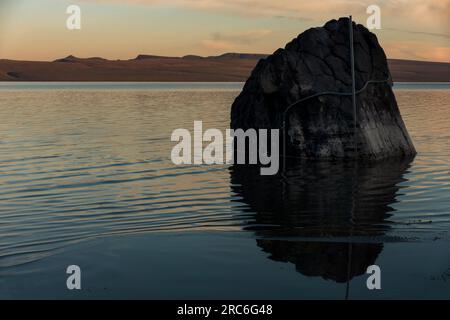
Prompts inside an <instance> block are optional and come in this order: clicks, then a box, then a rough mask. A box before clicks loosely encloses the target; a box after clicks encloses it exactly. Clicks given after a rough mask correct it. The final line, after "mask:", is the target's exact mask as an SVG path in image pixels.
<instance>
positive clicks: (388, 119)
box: [231, 18, 416, 159]
mask: <svg viewBox="0 0 450 320" xmlns="http://www.w3.org/2000/svg"><path fill="white" fill-rule="evenodd" d="M349 25H350V24H349V19H348V18H340V19H339V20H338V21H336V20H331V21H329V22H327V23H326V24H325V25H324V26H323V27H320V28H312V29H309V30H307V31H305V32H303V33H302V34H300V35H299V36H298V37H297V38H296V39H294V40H292V41H291V42H290V43H288V44H287V45H286V47H285V49H278V50H277V51H276V52H275V53H273V54H272V55H270V56H269V57H267V58H266V59H263V60H260V61H259V63H258V64H257V66H256V67H255V69H254V70H253V72H252V74H251V76H250V78H249V79H248V80H247V82H246V84H245V86H244V89H243V91H242V92H241V94H240V95H239V96H238V97H237V98H236V100H235V102H234V104H233V107H232V112H231V128H233V129H238V128H242V129H249V128H254V129H269V128H278V129H281V128H282V123H283V118H284V117H283V113H284V111H285V110H286V108H287V107H288V106H289V105H291V104H293V103H294V102H296V101H298V100H300V99H302V98H305V97H308V96H310V95H313V94H316V93H321V92H325V91H333V92H343V93H351V91H352V77H351V58H350V36H349ZM353 32H354V52H355V73H356V76H355V78H356V81H355V83H356V90H357V91H359V90H360V89H363V88H364V87H365V86H366V85H367V86H366V89H365V90H362V91H361V92H360V93H358V94H357V99H356V104H357V116H356V120H357V121H356V122H357V126H356V131H355V129H354V112H353V104H352V97H351V95H347V96H337V95H321V96H318V97H315V98H312V99H309V100H307V101H305V102H302V103H299V104H298V105H296V106H295V107H293V108H291V109H290V111H289V112H288V113H286V115H285V118H286V143H287V147H286V150H287V154H288V155H295V156H300V157H305V158H346V157H350V158H353V157H358V158H363V159H380V158H386V157H393V156H408V155H414V154H415V153H416V151H415V149H414V146H413V143H412V141H411V138H410V137H409V134H408V132H407V130H406V127H405V124H404V122H403V120H402V118H401V115H400V111H399V108H398V105H397V102H396V99H395V96H394V92H393V90H392V82H391V80H390V72H389V69H388V65H387V60H386V55H385V53H384V51H383V49H382V48H381V46H380V44H379V43H378V40H377V38H376V36H375V35H374V34H373V33H371V32H370V31H369V30H367V29H366V28H365V27H364V26H362V25H360V24H358V25H356V24H355V23H353ZM387 79H388V81H387V82H379V83H368V84H367V81H369V80H381V81H382V80H387ZM280 134H282V132H280ZM280 152H282V149H281V148H280Z"/></svg>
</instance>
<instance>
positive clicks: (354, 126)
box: [348, 16, 358, 154]
mask: <svg viewBox="0 0 450 320" xmlns="http://www.w3.org/2000/svg"><path fill="white" fill-rule="evenodd" d="M348 22H349V30H350V31H349V32H350V59H351V67H352V104H353V139H354V142H353V143H354V144H355V153H356V154H358V143H357V141H356V122H357V121H358V117H357V114H356V112H357V111H356V93H355V92H356V87H355V86H356V85H355V51H354V48H353V20H352V16H349V19H348Z"/></svg>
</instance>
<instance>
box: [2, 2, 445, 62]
mask: <svg viewBox="0 0 450 320" xmlns="http://www.w3.org/2000/svg"><path fill="white" fill-rule="evenodd" d="M70 4H77V5H79V6H80V8H81V10H82V19H81V21H82V28H81V30H76V31H74V30H72V31H70V30H67V28H66V19H67V17H68V15H67V14H66V8H67V6H68V5H70ZM370 4H377V5H378V6H379V7H380V8H381V27H382V28H381V29H380V30H373V31H374V32H375V33H376V34H377V36H378V38H379V40H380V42H381V44H382V46H383V47H384V49H385V51H386V53H387V55H388V57H390V58H401V59H412V60H428V61H445V62H450V0H424V1H419V0H410V1H405V0H390V1H373V0H370V1H364V0H361V1H355V0H333V1H332V0H322V1H298V0H296V1H292V0H277V1H273V0H93V1H88V0H84V1H66V0H1V3H0V58H9V59H20V60H54V59H56V58H60V57H63V56H67V55H69V54H73V55H76V56H80V57H89V56H102V57H105V58H110V59H128V58H132V57H134V56H136V55H137V54H141V53H143V54H157V55H170V56H182V55H186V54H198V55H216V54H221V53H224V52H252V53H272V52H273V51H275V50H276V49H277V48H279V47H283V46H284V45H285V44H286V43H287V42H288V41H290V40H291V39H292V38H294V37H295V36H296V35H298V34H299V33H301V32H302V31H304V30H305V29H307V28H310V27H314V26H321V25H323V24H324V23H325V22H326V21H328V20H330V19H332V18H338V17H339V16H347V15H349V14H352V15H353V16H354V19H355V20H356V21H357V22H358V23H362V24H366V20H367V17H368V14H367V13H366V9H367V7H368V6H369V5H370Z"/></svg>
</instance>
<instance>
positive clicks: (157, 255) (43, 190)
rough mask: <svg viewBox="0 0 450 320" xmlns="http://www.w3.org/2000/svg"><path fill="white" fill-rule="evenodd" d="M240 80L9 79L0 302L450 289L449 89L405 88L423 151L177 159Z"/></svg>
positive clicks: (4, 93)
mask: <svg viewBox="0 0 450 320" xmlns="http://www.w3.org/2000/svg"><path fill="white" fill-rule="evenodd" d="M241 87H242V84H241V83H213V84H211V83H210V84H205V83H177V84H167V83H156V84H151V83H138V84H136V83H134V84H133V83H20V84H18V83H0V298H160V299H163V298H179V299H187V298H192V299H193V298H202V299H213V298H233V299H240V298H252V299H259V298H261V299H284V298H288V299H303V298H333V299H345V298H349V299H359V298H367V299H379V298H447V299H448V298H450V148H449V141H450V128H449V125H450V112H449V111H450V84H443V83H436V84H411V83H405V84H396V86H395V91H396V97H397V100H398V103H399V106H400V109H401V112H402V116H403V119H404V121H405V123H406V125H407V128H408V130H409V133H410V135H411V136H412V139H413V141H414V143H415V146H416V148H417V150H418V155H417V156H416V157H415V159H410V160H402V161H392V160H391V161H386V162H382V163H378V164H370V165H367V164H362V163H359V164H355V163H348V162H347V163H335V164H325V163H301V164H298V165H291V166H290V167H289V168H288V169H287V172H286V177H285V178H284V179H281V178H279V177H267V176H266V177H262V176H260V175H259V171H257V170H255V169H254V168H243V167H230V166H225V165H215V166H206V165H202V166H194V165H192V166H175V165H173V164H172V162H171V161H170V151H171V149H172V147H173V145H174V143H172V142H171V141H170V136H171V133H172V131H173V130H174V129H177V128H186V129H189V130H193V122H194V120H202V121H203V125H204V128H219V129H222V130H225V129H226V128H228V125H229V114H230V106H231V104H232V102H233V100H234V98H235V97H236V96H237V94H238V93H239V90H240V89H241ZM74 264H75V265H79V266H80V267H81V269H82V288H83V289H82V290H81V291H69V290H67V289H66V278H67V276H68V275H67V274H66V268H67V266H69V265H74ZM373 264H376V265H378V266H380V268H381V275H382V277H381V281H382V282H381V283H382V289H381V290H374V291H371V290H368V289H367V286H366V280H367V278H368V275H367V274H366V273H365V272H366V269H367V267H368V266H370V265H373Z"/></svg>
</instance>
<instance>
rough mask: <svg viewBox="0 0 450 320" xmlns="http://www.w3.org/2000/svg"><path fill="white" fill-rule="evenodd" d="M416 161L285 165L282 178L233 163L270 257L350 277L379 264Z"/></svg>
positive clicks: (310, 271) (235, 184) (308, 270)
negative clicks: (403, 186)
mask: <svg viewBox="0 0 450 320" xmlns="http://www.w3.org/2000/svg"><path fill="white" fill-rule="evenodd" d="M411 162H412V159H403V160H387V161H383V162H378V163H361V162H360V163H357V162H312V161H306V160H305V161H302V162H301V163H297V164H295V165H288V167H287V168H286V170H285V172H284V173H283V174H280V175H278V176H261V175H260V171H259V168H257V167H256V166H238V165H235V166H233V167H231V169H230V173H231V185H232V190H233V192H235V193H237V195H238V196H240V197H241V198H242V199H241V200H237V201H241V202H243V203H245V204H247V205H248V206H249V208H248V210H249V211H250V212H253V213H254V218H253V219H250V220H249V222H248V225H247V227H246V228H245V229H247V230H251V231H253V232H255V234H256V236H257V238H258V239H257V245H258V246H259V247H260V248H262V249H263V250H264V251H265V252H267V253H269V254H270V257H269V258H270V259H273V260H276V261H283V262H290V263H293V264H294V265H295V266H296V270H297V271H298V272H300V273H302V274H304V275H306V276H320V277H322V278H324V279H329V280H333V281H336V282H347V281H349V280H351V279H352V278H353V277H356V276H359V275H362V274H364V273H365V272H366V269H367V267H368V266H370V265H372V264H375V261H376V259H377V257H378V255H379V254H380V253H381V251H382V250H383V243H382V237H383V236H384V235H385V233H386V231H387V230H388V229H389V221H388V218H389V217H390V216H391V215H392V212H393V209H392V208H391V207H390V205H391V204H392V203H394V202H395V201H396V195H397V192H398V191H399V189H400V187H399V183H400V182H402V181H404V180H405V179H404V177H403V176H404V174H405V172H406V171H407V169H408V168H409V166H410V163H411Z"/></svg>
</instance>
